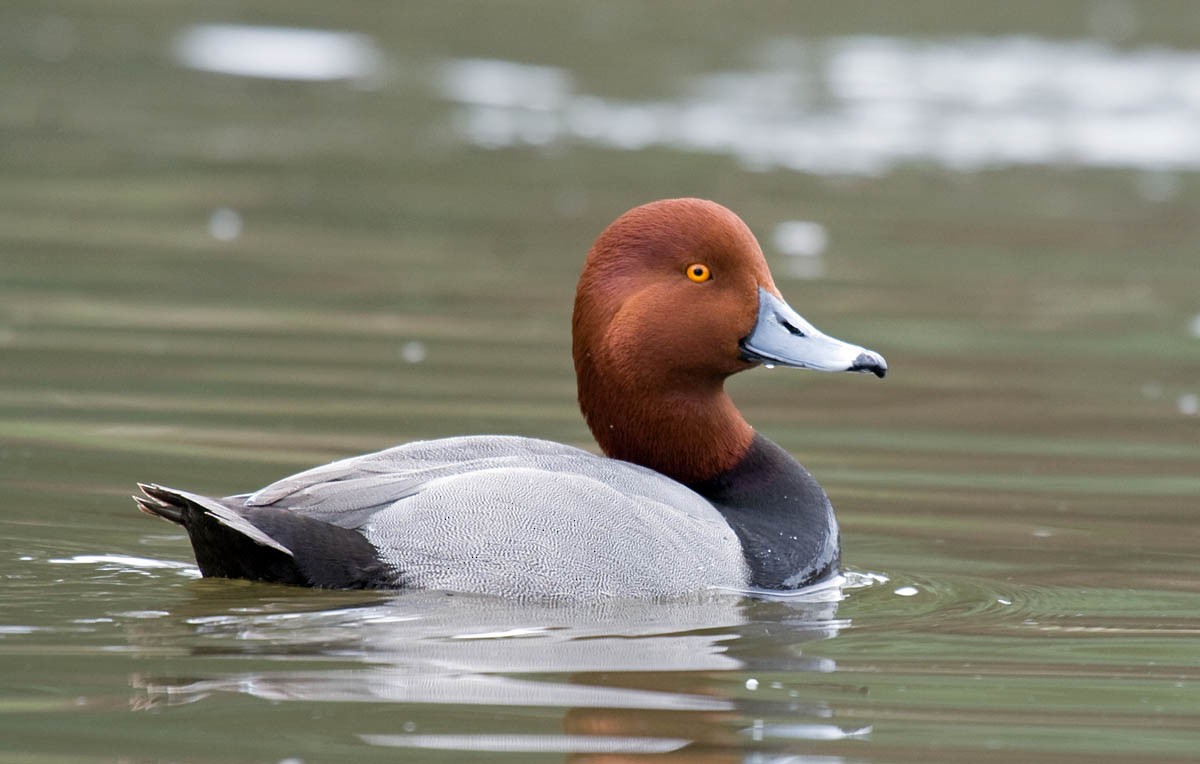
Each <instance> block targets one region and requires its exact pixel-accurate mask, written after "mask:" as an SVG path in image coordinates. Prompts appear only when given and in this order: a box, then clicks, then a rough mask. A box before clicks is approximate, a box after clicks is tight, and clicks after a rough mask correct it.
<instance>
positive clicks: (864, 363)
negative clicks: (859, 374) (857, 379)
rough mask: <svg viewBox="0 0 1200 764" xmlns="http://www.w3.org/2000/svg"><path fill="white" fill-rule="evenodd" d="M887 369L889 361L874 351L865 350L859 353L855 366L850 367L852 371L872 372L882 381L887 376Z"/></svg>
mask: <svg viewBox="0 0 1200 764" xmlns="http://www.w3.org/2000/svg"><path fill="white" fill-rule="evenodd" d="M887 369H888V367H887V361H885V360H883V356H881V355H879V354H878V353H876V352H874V351H872V350H864V351H863V352H861V353H859V354H858V358H855V359H854V365H853V366H851V367H850V371H863V372H870V373H872V374H874V375H875V376H877V377H879V378H880V379H883V378H884V377H886V376H887Z"/></svg>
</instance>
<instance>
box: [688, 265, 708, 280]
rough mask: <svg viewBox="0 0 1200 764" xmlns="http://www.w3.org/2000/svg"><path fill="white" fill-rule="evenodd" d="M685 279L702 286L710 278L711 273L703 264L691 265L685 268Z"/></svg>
mask: <svg viewBox="0 0 1200 764" xmlns="http://www.w3.org/2000/svg"><path fill="white" fill-rule="evenodd" d="M686 272H687V277H688V278H689V279H691V280H692V281H695V282H696V283H697V284H703V283H704V282H705V281H708V280H709V279H711V278H712V271H710V270H709V269H708V266H707V265H705V264H704V263H692V264H691V265H689V266H688V267H687V271H686Z"/></svg>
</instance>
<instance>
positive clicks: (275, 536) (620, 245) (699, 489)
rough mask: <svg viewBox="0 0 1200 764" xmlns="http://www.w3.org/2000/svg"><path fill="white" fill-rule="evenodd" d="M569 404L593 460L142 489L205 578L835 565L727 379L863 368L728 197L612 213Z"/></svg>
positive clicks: (606, 586) (869, 358)
mask: <svg viewBox="0 0 1200 764" xmlns="http://www.w3.org/2000/svg"><path fill="white" fill-rule="evenodd" d="M573 334H574V347H573V353H574V358H575V372H576V376H577V379H578V389H579V405H580V408H581V409H582V410H583V415H584V418H585V419H586V420H587V424H588V427H589V428H591V431H592V434H593V435H594V436H595V438H596V441H597V442H598V443H599V444H600V448H601V449H603V451H604V454H605V456H596V455H594V454H592V453H589V452H587V451H583V450H580V449H578V448H573V447H571V446H566V445H563V444H560V443H552V442H549V441H544V440H536V439H532V438H521V437H504V436H493V435H476V436H469V437H458V438H447V439H442V440H432V441H421V442H416V443H409V444H407V445H403V446H397V447H395V448H390V449H387V450H385V451H380V452H378V453H373V454H366V455H364V456H357V457H353V458H350V459H344V460H342V461H337V462H333V463H332V464H327V465H325V466H322V467H316V468H314V469H311V470H308V471H306V472H301V473H299V474H297V475H292V476H291V477H286V478H283V479H282V480H280V481H278V482H276V483H272V484H271V485H269V486H267V487H266V488H263V489H261V490H259V491H256V492H255V493H251V494H243V495H238V496H230V497H228V498H224V499H213V498H209V497H207V496H200V495H198V494H193V493H187V492H184V491H177V490H174V489H171V488H165V487H163V486H159V485H141V486H140V487H141V489H142V492H143V493H144V494H145V496H142V497H135V500H136V501H137V504H138V506H139V508H140V509H141V510H142V511H144V512H146V513H148V514H151V515H155V516H158V517H161V518H164V519H166V520H169V521H171V522H173V523H176V524H179V525H182V526H183V527H184V528H185V529H186V530H187V533H188V536H189V537H190V539H191V542H192V547H193V548H194V550H195V554H196V561H197V563H198V564H199V566H200V571H201V573H203V574H204V575H205V576H218V577H227V578H247V579H252V580H259V581H273V582H279V583H285V584H299V585H302V586H315V587H331V588H394V589H406V588H421V589H442V590H449V591H458V592H474V593H481V594H491V595H498V596H503V597H514V598H532V599H552V598H567V599H590V598H602V597H655V596H675V595H681V594H685V593H689V592H696V591H699V590H703V589H711V588H724V589H735V590H752V589H760V590H792V589H797V588H800V587H803V586H806V585H808V584H812V583H815V582H818V581H820V580H822V579H823V578H826V577H828V576H831V575H833V574H835V573H836V572H837V570H838V565H839V556H840V550H839V539H838V527H837V522H836V520H835V519H834V514H833V507H832V506H831V505H830V503H829V499H828V497H827V496H826V495H825V492H824V491H823V490H822V489H821V487H820V486H819V485H818V484H817V482H816V480H814V479H813V478H812V476H811V475H809V473H808V471H807V470H805V469H804V467H802V466H801V465H800V464H799V463H797V462H796V461H795V460H794V459H793V458H792V457H791V456H790V455H788V453H787V452H786V451H784V450H783V449H782V448H780V447H779V446H777V445H775V444H774V443H772V442H771V441H770V440H768V439H767V438H765V437H763V436H762V435H761V434H758V433H756V432H755V431H754V430H753V429H752V428H751V427H750V425H749V424H747V422H746V420H745V419H743V418H742V415H741V414H740V413H739V412H738V410H737V408H736V407H735V406H734V404H733V401H731V400H730V398H729V396H728V395H727V394H726V392H725V385H724V383H725V379H726V377H728V376H730V375H731V374H735V373H737V372H739V371H744V370H746V369H750V368H753V367H754V366H757V365H760V364H765V365H777V366H792V367H796V368H805V369H818V370H821V371H857V372H871V373H874V374H875V375H877V376H879V377H882V376H884V374H885V373H886V371H887V363H886V362H885V361H884V359H883V357H882V356H881V355H879V354H878V353H875V352H873V351H870V350H865V349H863V348H861V347H858V346H856V345H851V344H848V343H845V342H842V341H840V340H836V339H834V338H832V337H828V336H826V335H824V334H822V333H821V332H819V331H817V329H815V328H814V327H813V326H812V325H811V324H810V323H808V321H806V320H804V319H803V318H802V317H800V315H799V314H797V313H796V311H794V310H792V308H790V307H789V306H788V305H787V303H786V302H784V300H783V298H782V296H780V294H779V290H778V289H776V287H775V283H774V281H773V280H772V279H771V274H770V272H769V271H768V269H767V263H766V260H765V259H764V258H763V254H762V250H761V249H760V248H759V246H758V242H757V241H756V240H755V238H754V235H753V234H752V233H751V232H750V229H749V228H747V226H746V224H745V223H743V222H742V220H741V219H740V218H739V217H738V216H737V215H735V214H734V213H733V212H731V211H730V210H728V209H726V208H725V207H722V206H721V205H719V204H716V203H714V202H709V201H704V200H700V199H668V200H663V201H658V202H653V203H651V204H647V205H644V206H641V207H637V208H635V209H633V210H630V211H629V212H626V213H625V214H624V215H622V216H621V217H619V218H617V220H616V221H614V222H613V223H612V224H611V225H610V226H609V227H608V228H607V229H606V230H605V231H604V232H603V233H601V234H600V237H599V238H598V239H597V240H596V242H595V244H594V245H593V246H592V249H591V252H589V254H588V257H587V262H586V264H585V265H584V268H583V274H582V276H581V277H580V279H579V287H578V290H577V292H576V295H575V313H574V319H573Z"/></svg>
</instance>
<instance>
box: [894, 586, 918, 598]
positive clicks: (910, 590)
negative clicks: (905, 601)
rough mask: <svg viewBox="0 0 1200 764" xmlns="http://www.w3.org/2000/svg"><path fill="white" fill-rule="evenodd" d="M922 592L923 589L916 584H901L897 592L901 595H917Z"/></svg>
mask: <svg viewBox="0 0 1200 764" xmlns="http://www.w3.org/2000/svg"><path fill="white" fill-rule="evenodd" d="M920 593H921V590H920V589H918V588H917V587H915V586H901V587H900V588H899V589H897V590H896V594H898V595H900V596H901V597H915V596H917V595H918V594H920Z"/></svg>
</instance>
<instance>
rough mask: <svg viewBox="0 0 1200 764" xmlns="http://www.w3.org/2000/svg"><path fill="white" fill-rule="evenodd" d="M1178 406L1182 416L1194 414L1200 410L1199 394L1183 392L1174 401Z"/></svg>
mask: <svg viewBox="0 0 1200 764" xmlns="http://www.w3.org/2000/svg"><path fill="white" fill-rule="evenodd" d="M1175 405H1176V406H1178V407H1179V413H1180V414H1183V415H1184V416H1195V415H1196V414H1197V412H1200V396H1197V395H1196V394H1195V393H1184V394H1183V395H1181V396H1179V400H1178V401H1176V403H1175Z"/></svg>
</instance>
